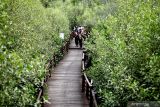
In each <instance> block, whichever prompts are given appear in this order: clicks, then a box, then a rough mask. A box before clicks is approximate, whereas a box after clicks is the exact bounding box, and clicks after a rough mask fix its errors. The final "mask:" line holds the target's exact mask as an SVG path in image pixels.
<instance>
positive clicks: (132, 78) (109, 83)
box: [86, 0, 160, 107]
mask: <svg viewBox="0 0 160 107" xmlns="http://www.w3.org/2000/svg"><path fill="white" fill-rule="evenodd" d="M101 6H103V5H101ZM104 6H106V7H107V6H109V7H108V9H107V10H108V13H109V14H106V17H104V18H103V19H100V20H98V21H97V22H98V23H96V25H95V26H94V27H93V29H92V37H91V38H90V39H89V40H88V42H87V43H86V46H87V49H88V51H89V54H90V55H91V56H92V66H91V67H90V68H89V69H88V71H87V73H88V76H90V77H91V78H92V79H93V80H94V86H95V89H96V91H98V93H99V95H100V96H102V101H101V106H102V107H115V106H121V107H124V106H126V104H127V102H128V101H159V100H160V92H159V90H160V2H159V1H158V0H144V1H143V0H141V1H139V0H116V1H112V2H111V1H110V2H109V1H108V3H107V4H104ZM115 7H116V8H115Z"/></svg>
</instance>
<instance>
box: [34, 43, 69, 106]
mask: <svg viewBox="0 0 160 107" xmlns="http://www.w3.org/2000/svg"><path fill="white" fill-rule="evenodd" d="M69 44H70V41H67V42H66V43H65V44H64V45H63V46H62V47H61V48H60V52H61V53H62V54H63V55H64V54H66V53H67V52H68V49H69ZM52 62H54V63H52ZM52 66H54V67H55V66H56V54H54V55H53V59H52V60H50V61H49V62H48V67H47V70H48V72H47V74H46V76H45V78H44V79H43V81H42V85H41V87H40V88H39V91H38V96H37V101H38V102H39V101H40V104H41V107H43V106H44V102H43V98H42V96H43V94H44V84H45V82H47V80H48V78H49V77H51V68H52ZM50 67H51V68H50Z"/></svg>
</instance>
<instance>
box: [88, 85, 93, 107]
mask: <svg viewBox="0 0 160 107" xmlns="http://www.w3.org/2000/svg"><path fill="white" fill-rule="evenodd" d="M89 100H90V101H89V107H93V96H92V86H91V87H90V99H89Z"/></svg>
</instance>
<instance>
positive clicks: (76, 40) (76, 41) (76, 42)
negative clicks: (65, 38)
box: [75, 37, 78, 46]
mask: <svg viewBox="0 0 160 107" xmlns="http://www.w3.org/2000/svg"><path fill="white" fill-rule="evenodd" d="M75 44H76V46H78V38H77V37H75Z"/></svg>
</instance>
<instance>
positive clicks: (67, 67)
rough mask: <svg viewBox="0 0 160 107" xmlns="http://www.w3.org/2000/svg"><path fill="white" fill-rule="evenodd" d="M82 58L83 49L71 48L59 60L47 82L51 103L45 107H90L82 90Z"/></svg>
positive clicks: (72, 44)
mask: <svg viewBox="0 0 160 107" xmlns="http://www.w3.org/2000/svg"><path fill="white" fill-rule="evenodd" d="M71 46H74V42H73V41H72V42H71ZM81 60H82V50H80V49H70V50H69V52H68V54H67V55H65V57H64V59H63V60H62V61H60V62H59V64H58V65H57V66H56V68H55V69H54V71H53V72H52V76H51V78H50V79H49V80H48V82H47V84H48V89H47V94H48V97H49V102H50V104H45V107H89V104H88V101H87V99H86V98H85V95H84V94H83V93H82V91H81Z"/></svg>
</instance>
